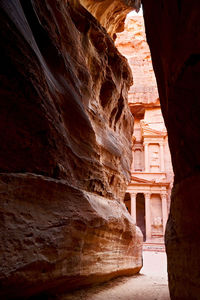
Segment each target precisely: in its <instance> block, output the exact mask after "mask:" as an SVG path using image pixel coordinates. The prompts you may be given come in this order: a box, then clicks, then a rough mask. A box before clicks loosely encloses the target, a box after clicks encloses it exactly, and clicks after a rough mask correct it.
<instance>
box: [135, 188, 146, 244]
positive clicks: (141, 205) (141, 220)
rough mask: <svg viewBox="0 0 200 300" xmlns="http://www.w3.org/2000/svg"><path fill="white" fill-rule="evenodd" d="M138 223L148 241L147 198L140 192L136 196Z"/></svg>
mask: <svg viewBox="0 0 200 300" xmlns="http://www.w3.org/2000/svg"><path fill="white" fill-rule="evenodd" d="M136 225H137V226H138V227H139V228H140V229H141V231H142V233H143V239H144V241H146V226H145V198H144V194H142V193H138V194H137V196H136Z"/></svg>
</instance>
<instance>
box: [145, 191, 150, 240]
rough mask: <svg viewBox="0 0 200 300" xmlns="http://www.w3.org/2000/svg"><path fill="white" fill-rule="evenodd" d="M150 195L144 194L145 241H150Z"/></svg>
mask: <svg viewBox="0 0 200 300" xmlns="http://www.w3.org/2000/svg"><path fill="white" fill-rule="evenodd" d="M150 199H151V194H149V193H147V194H145V223H146V241H148V240H151V206H150Z"/></svg>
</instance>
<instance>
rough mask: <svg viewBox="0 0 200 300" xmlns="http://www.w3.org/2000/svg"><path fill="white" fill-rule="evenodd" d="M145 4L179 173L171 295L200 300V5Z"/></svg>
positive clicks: (171, 227) (171, 235) (169, 245)
mask: <svg viewBox="0 0 200 300" xmlns="http://www.w3.org/2000/svg"><path fill="white" fill-rule="evenodd" d="M142 3H143V8H144V18H145V25H146V33H147V40H148V42H149V45H150V49H151V53H152V60H153V65H154V69H155V73H156V77H157V82H158V89H159V95H160V101H161V107H162V111H163V115H164V119H165V123H166V127H167V130H168V136H169V145H170V149H171V155H172V163H173V169H174V173H175V182H174V188H173V193H172V199H171V211H170V216H169V220H168V224H167V230H166V249H167V256H168V273H169V288H170V295H171V299H176V300H177V299H182V300H183V299H199V295H200V276H199V269H200V255H199V253H200V218H199V211H200V201H199V199H200V185H199V182H200V154H199V148H200V135H199V132H200V118H199V114H200V100H199V99H200V98H199V82H200V30H199V18H200V12H199V1H192V2H190V3H188V1H186V0H183V1H178V0H176V1H161V0H160V1H156V2H155V1H151V0H143V1H142Z"/></svg>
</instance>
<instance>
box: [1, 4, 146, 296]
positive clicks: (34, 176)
mask: <svg viewBox="0 0 200 300" xmlns="http://www.w3.org/2000/svg"><path fill="white" fill-rule="evenodd" d="M0 7H1V11H0V14H1V17H0V20H1V21H0V22H1V26H0V37H1V43H2V45H3V47H2V51H1V61H2V62H1V73H2V74H1V82H2V84H1V90H0V93H1V101H0V107H1V109H0V128H1V130H0V140H1V146H0V172H1V174H0V200H1V201H0V212H1V227H0V238H1V245H0V252H1V253H2V255H1V262H0V283H1V289H0V297H1V299H4V298H6V299H9V298H17V297H18V298H20V299H22V298H23V297H29V296H30V295H33V294H38V293H42V292H44V293H48V294H49V293H58V292H59V291H61V290H63V291H64V290H68V289H72V288H77V287H79V286H81V285H85V284H91V283H93V282H99V281H104V280H107V279H109V278H112V277H114V276H118V275H121V274H134V273H136V272H138V271H139V270H140V268H141V266H142V260H141V250H142V236H141V232H140V231H139V229H137V228H136V227H135V225H134V222H133V220H132V218H131V217H130V216H129V214H128V213H127V211H126V209H125V206H124V204H123V203H122V202H121V201H120V200H121V199H122V198H123V196H124V192H125V190H126V185H127V183H128V181H129V178H130V166H131V161H132V156H131V143H130V141H131V135H132V130H133V120H132V116H131V113H130V111H129V108H128V103H127V91H128V88H129V87H130V85H131V84H132V77H131V73H130V69H129V67H128V64H127V61H126V59H125V58H124V57H122V56H121V55H120V54H119V52H118V51H117V49H116V48H115V46H114V44H113V41H112V39H111V38H110V37H109V35H108V34H107V33H106V31H105V29H104V28H103V27H101V25H100V24H99V23H98V21H96V19H94V17H92V15H90V13H89V12H88V11H86V10H85V9H84V8H83V7H82V6H81V5H80V4H79V2H78V1H67V2H66V1H64V0H60V1H53V0H46V1H39V0H35V1H24V0H21V1H19V0H12V1H9V2H8V1H6V0H1V1H0Z"/></svg>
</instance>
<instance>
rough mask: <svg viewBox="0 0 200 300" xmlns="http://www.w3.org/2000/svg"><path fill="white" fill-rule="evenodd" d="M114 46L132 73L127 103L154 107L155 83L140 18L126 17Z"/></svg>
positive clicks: (141, 18) (155, 99)
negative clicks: (132, 82)
mask: <svg viewBox="0 0 200 300" xmlns="http://www.w3.org/2000/svg"><path fill="white" fill-rule="evenodd" d="M115 45H116V47H117V49H118V50H119V51H120V53H122V54H123V55H124V56H125V57H126V58H127V59H128V63H129V65H130V67H131V69H132V72H133V80H134V85H132V86H131V89H130V91H129V103H130V104H132V103H137V104H139V103H145V104H149V105H152V104H153V105H155V104H156V101H158V98H159V96H158V89H157V82H156V78H155V75H154V71H153V66H152V61H151V55H150V50H149V46H148V44H147V41H146V35H145V28H144V19H143V17H142V16H132V15H131V14H129V15H128V16H127V18H126V21H125V28H124V31H123V32H121V33H118V34H117V39H116V42H115Z"/></svg>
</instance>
